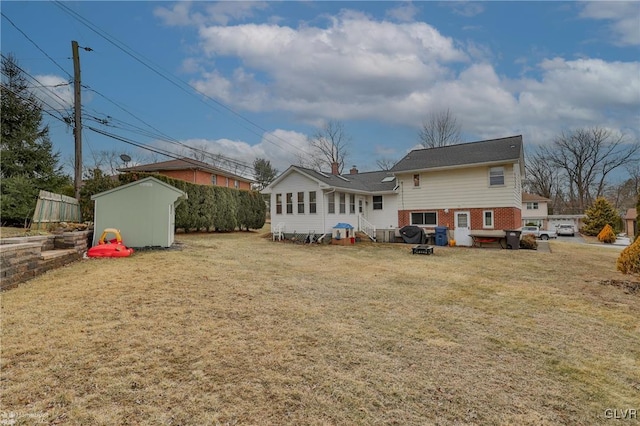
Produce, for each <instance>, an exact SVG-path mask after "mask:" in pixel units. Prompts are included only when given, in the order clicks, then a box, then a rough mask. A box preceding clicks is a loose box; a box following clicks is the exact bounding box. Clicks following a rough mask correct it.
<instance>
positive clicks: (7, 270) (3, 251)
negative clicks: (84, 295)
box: [0, 231, 93, 290]
mask: <svg viewBox="0 0 640 426" xmlns="http://www.w3.org/2000/svg"><path fill="white" fill-rule="evenodd" d="M92 237H93V231H74V232H64V233H62V234H60V235H44V236H36V237H16V238H3V239H2V240H0V290H7V289H10V288H13V287H16V286H17V285H18V284H19V283H21V282H24V281H27V280H29V279H31V278H33V277H36V276H38V275H41V274H43V273H45V272H46V271H49V270H51V269H55V268H59V267H61V266H64V265H66V264H68V263H71V262H75V261H76V260H79V259H81V258H82V254H83V253H84V252H85V251H87V249H88V248H89V247H90V245H91V240H92Z"/></svg>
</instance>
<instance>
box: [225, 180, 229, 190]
mask: <svg viewBox="0 0 640 426" xmlns="http://www.w3.org/2000/svg"><path fill="white" fill-rule="evenodd" d="M225 179H226V180H227V183H226V185H225V186H226V187H227V188H228V187H229V178H225Z"/></svg>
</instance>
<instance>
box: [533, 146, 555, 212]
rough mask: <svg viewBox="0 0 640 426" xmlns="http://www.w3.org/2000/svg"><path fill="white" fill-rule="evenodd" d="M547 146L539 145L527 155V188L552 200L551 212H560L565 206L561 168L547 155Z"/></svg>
mask: <svg viewBox="0 0 640 426" xmlns="http://www.w3.org/2000/svg"><path fill="white" fill-rule="evenodd" d="M547 155H548V154H547V152H546V151H545V148H543V147H538V148H537V149H536V150H535V151H534V152H533V153H532V154H531V155H528V156H527V162H526V173H527V175H526V179H525V190H526V191H527V192H530V193H532V194H536V195H540V196H542V197H545V198H548V199H550V200H551V206H549V207H550V210H551V213H559V212H560V211H561V210H562V208H563V207H564V206H563V204H564V203H563V202H562V198H563V197H562V185H561V181H562V179H561V173H562V172H561V170H560V169H559V168H558V167H557V166H556V165H554V164H552V162H551V161H550V160H549V158H548V157H547Z"/></svg>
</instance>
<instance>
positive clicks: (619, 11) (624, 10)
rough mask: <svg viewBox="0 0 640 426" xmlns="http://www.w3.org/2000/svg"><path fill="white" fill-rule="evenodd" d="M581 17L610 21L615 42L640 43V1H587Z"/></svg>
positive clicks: (625, 44)
mask: <svg viewBox="0 0 640 426" xmlns="http://www.w3.org/2000/svg"><path fill="white" fill-rule="evenodd" d="M580 17H581V18H587V19H599V20H607V21H610V22H611V25H610V30H611V32H612V36H613V39H614V40H613V41H614V42H615V44H619V45H622V46H637V45H640V3H639V2H637V1H630V2H618V1H615V2H614V1H597V2H585V3H584V8H583V9H582V11H581V12H580Z"/></svg>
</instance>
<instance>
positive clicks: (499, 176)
mask: <svg viewBox="0 0 640 426" xmlns="http://www.w3.org/2000/svg"><path fill="white" fill-rule="evenodd" d="M501 185H504V167H491V168H490V169H489V186H501Z"/></svg>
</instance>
